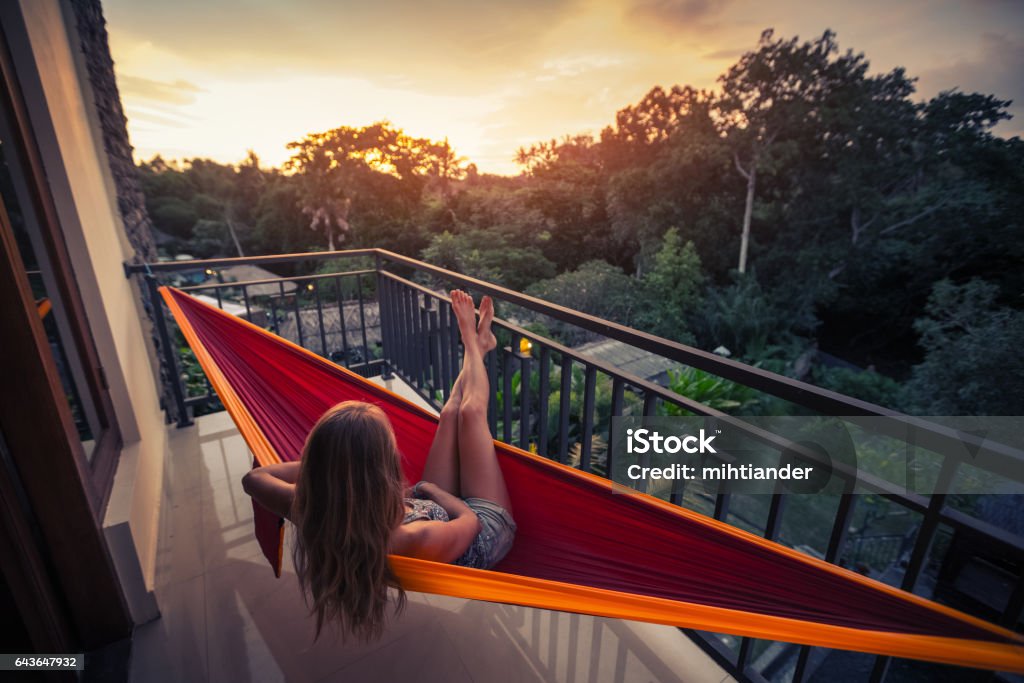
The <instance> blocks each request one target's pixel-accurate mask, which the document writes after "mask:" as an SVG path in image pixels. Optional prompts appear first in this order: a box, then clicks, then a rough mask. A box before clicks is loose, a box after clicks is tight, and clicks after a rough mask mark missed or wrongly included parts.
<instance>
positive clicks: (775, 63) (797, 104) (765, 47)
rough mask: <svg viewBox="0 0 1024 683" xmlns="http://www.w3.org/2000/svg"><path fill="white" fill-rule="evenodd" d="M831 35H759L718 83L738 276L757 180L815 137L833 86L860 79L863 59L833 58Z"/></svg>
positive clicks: (743, 265)
mask: <svg viewBox="0 0 1024 683" xmlns="http://www.w3.org/2000/svg"><path fill="white" fill-rule="evenodd" d="M838 51H839V47H838V45H837V44H836V41H835V34H834V33H833V32H832V31H826V32H825V33H824V34H823V35H822V36H821V37H820V38H818V39H817V40H814V41H809V42H804V43H800V42H799V39H798V38H791V39H789V40H784V39H781V38H775V35H774V32H773V31H772V30H771V29H768V30H766V31H765V32H764V33H762V34H761V40H760V42H759V43H758V47H757V50H755V51H754V52H748V53H746V54H744V55H743V56H742V57H741V58H740V60H739V62H737V63H736V64H735V65H733V66H732V67H731V68H730V69H729V70H728V71H727V72H726V73H725V74H724V75H723V76H722V77H721V78H719V83H720V84H721V86H722V94H721V96H720V97H719V99H718V100H717V102H716V106H715V110H716V114H717V116H718V118H719V122H720V125H721V128H722V132H723V134H724V135H725V136H726V139H727V141H728V143H729V145H730V147H731V148H732V150H733V161H734V163H735V166H736V170H737V171H738V172H739V174H740V175H741V176H742V177H743V179H744V180H745V181H746V198H745V200H744V204H743V223H742V231H741V238H740V256H739V265H738V270H739V272H740V273H743V272H745V271H746V269H747V254H748V249H749V244H750V227H751V221H752V219H753V213H754V201H755V197H756V194H757V186H758V174H759V173H761V172H770V171H771V170H772V169H773V167H775V166H777V165H779V164H780V163H781V162H782V161H783V160H784V158H785V157H786V156H787V155H789V154H792V153H793V151H794V143H795V139H796V138H798V137H801V136H807V135H816V134H820V131H821V111H822V106H823V103H824V102H825V101H826V100H827V99H828V98H829V97H830V96H831V95H832V93H833V91H834V90H835V88H836V87H837V86H840V85H841V84H843V83H844V82H847V81H849V80H851V79H857V78H863V76H864V73H865V71H866V70H867V62H866V61H865V60H864V58H863V55H854V54H853V53H850V52H848V53H846V54H845V55H842V56H839V57H835V55H837V54H838Z"/></svg>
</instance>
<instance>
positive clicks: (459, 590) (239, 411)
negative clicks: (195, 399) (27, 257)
mask: <svg viewBox="0 0 1024 683" xmlns="http://www.w3.org/2000/svg"><path fill="white" fill-rule="evenodd" d="M161 292H162V294H163V297H164V299H165V301H166V302H167V305H168V306H169V308H170V310H171V312H172V313H173V315H174V317H175V319H176V320H177V322H178V324H179V326H180V327H181V330H182V332H183V333H184V335H185V338H186V339H187V340H188V343H189V345H190V346H191V347H192V350H193V352H194V353H195V355H196V358H197V359H198V360H199V362H200V364H201V365H202V367H203V370H204V371H205V372H206V375H207V377H208V378H209V380H210V382H211V384H212V385H213V387H214V388H215V389H216V391H217V394H218V395H219V397H220V399H221V401H222V402H223V404H224V406H225V407H226V408H227V410H228V412H229V413H230V414H231V417H232V418H233V419H234V421H235V423H236V424H237V425H238V429H239V431H240V432H241V434H242V436H243V437H244V438H245V440H246V442H247V444H248V445H249V447H250V449H251V450H252V452H253V454H254V457H255V463H254V464H260V465H266V464H270V463H274V462H280V461H289V460H295V459H297V458H299V457H300V455H301V452H302V447H303V443H304V441H305V438H306V435H307V433H308V432H309V430H310V428H311V427H312V426H313V424H314V423H315V422H316V420H317V419H318V418H319V417H320V415H321V414H323V413H324V411H326V410H327V409H328V408H330V407H331V406H333V405H335V404H336V403H339V402H341V401H346V400H360V401H367V402H370V403H375V404H377V405H379V406H380V407H381V408H382V409H383V410H384V411H385V412H386V413H387V414H388V416H389V418H390V420H391V424H392V426H393V427H394V431H395V436H396V438H397V441H398V445H399V448H400V449H401V451H402V455H403V461H404V468H405V476H406V478H407V480H408V481H411V482H412V481H418V480H419V478H420V474H421V472H422V469H423V465H424V462H425V460H426V456H427V452H428V449H429V447H430V444H431V441H432V439H433V436H434V431H435V429H436V426H437V418H436V417H435V416H434V415H432V414H431V413H429V412H428V411H426V410H423V409H422V408H420V407H418V406H416V405H414V404H412V403H410V402H409V401H407V400H405V399H404V398H401V397H400V396H397V395H395V394H393V393H391V392H389V391H387V390H386V389H384V388H382V387H380V386H378V385H376V384H373V383H372V382H370V381H369V380H367V379H365V378H363V377H360V376H358V375H356V374H355V373H352V372H350V371H348V370H346V369H344V368H341V367H339V366H337V365H335V364H333V363H330V362H329V361H326V360H324V359H323V358H321V357H319V356H317V355H316V354H314V353H312V352H311V351H308V350H306V349H303V348H302V347H300V346H297V345H295V344H293V343H291V342H289V341H287V340H285V339H281V338H280V337H277V336H275V335H273V334H271V333H269V332H267V331H265V330H263V329H261V328H259V327H256V326H255V325H252V324H251V323H249V322H247V321H245V320H242V319H240V318H236V317H235V316H232V315H230V314H227V313H224V312H223V311H221V310H219V309H217V308H215V307H213V306H210V305H208V304H205V303H203V302H200V301H198V300H196V299H194V298H192V297H190V296H188V295H186V294H184V293H183V292H180V291H178V290H176V289H172V288H167V287H164V288H162V289H161ZM495 447H496V449H497V452H498V458H499V461H500V463H501V468H502V471H503V472H504V476H505V480H506V483H507V485H508V488H509V492H510V495H511V498H512V507H513V512H514V515H515V519H516V523H517V525H518V527H519V531H518V533H517V535H516V542H515V545H514V546H513V548H512V550H511V552H510V553H509V554H508V556H506V558H505V559H504V560H503V561H502V563H501V564H500V565H499V566H498V567H496V568H495V569H494V570H491V571H484V570H479V569H469V568H466V567H459V566H455V565H448V564H441V563H436V562H428V561H425V560H417V559H413V558H408V557H398V556H393V557H392V558H391V562H392V566H393V567H394V569H395V571H396V573H397V575H398V577H399V579H400V581H401V583H402V586H403V587H404V588H405V589H407V590H412V591H421V592H428V593H440V594H445V595H452V596H456V597H463V598H471V599H476V600H488V601H492V602H503V603H513V604H519V605H525V606H529V607H540V608H545V609H553V610H560V611H567V612H579V613H584V614H593V615H597V616H606V617H616V618H623V619H635V620H640V621H649V622H654V623H661V624H670V625H673V626H682V627H687V628H693V629H700V630H706V631H715V632H723V633H731V634H735V635H740V636H751V637H755V638H765V639H770V640H782V641H788V642H794V643H800V644H806V645H815V646H823V647H832V648H839V649H846V650H856V651H862V652H870V653H875V654H883V655H892V656H897V657H909V658H916V659H924V660H930V661H935V662H942V663H947V664H956V665H961V666H971V667H978V668H983V669H992V670H999V671H1015V672H1024V636H1021V635H1020V634H1017V633H1014V632H1012V631H1009V630H1007V629H1004V628H1000V627H998V626H995V625H993V624H989V623H987V622H985V621H982V620H980V619H977V618H975V617H972V616H969V615H967V614H964V613H962V612H958V611H956V610H954V609H951V608H949V607H946V606H944V605H940V604H937V603H935V602H932V601H929V600H926V599H924V598H922V597H920V596H917V595H914V594H912V593H907V592H904V591H901V590H898V589H896V588H893V587H891V586H888V585H886V584H883V583H880V582H878V581H874V580H872V579H869V578H867V577H864V576H862V575H860V574H857V573H855V572H851V571H848V570H846V569H843V568H841V567H837V566H835V565H833V564H830V563H827V562H824V561H820V560H817V559H814V558H812V557H809V556H807V555H804V554H802V553H800V552H798V551H796V550H793V549H791V548H787V547H785V546H782V545H779V544H777V543H774V542H771V541H768V540H765V539H763V538H760V537H758V536H755V535H753V534H750V533H747V532H745V531H742V530H740V529H737V528H735V527H732V526H730V525H727V524H725V523H723V522H719V521H717V520H714V519H712V518H709V517H706V516H704V515H701V514H698V513H696V512H692V511H689V510H686V509H684V508H680V507H678V506H675V505H671V504H669V503H667V502H665V501H662V500H659V499H656V498H653V497H651V496H646V495H642V494H629V495H616V494H613V493H612V483H611V482H610V481H609V480H607V479H604V478H602V477H598V476H595V475H591V474H588V473H584V472H581V471H578V470H575V469H572V468H570V467H566V466H564V465H560V464H558V463H555V462H552V461H550V460H547V459H546V458H542V457H540V456H537V455H533V454H531V453H527V452H525V451H523V450H520V449H517V448H515V447H512V446H509V445H507V444H504V443H501V442H497V441H496V442H495ZM254 508H255V526H256V535H257V538H258V539H259V542H260V545H261V547H262V548H263V551H264V553H265V554H266V556H267V559H268V560H269V561H270V562H271V564H272V565H273V568H274V571H275V573H277V574H278V575H280V571H281V553H282V547H283V532H284V526H283V520H281V519H280V518H277V517H275V516H274V515H272V514H271V513H270V512H268V511H267V510H265V509H263V508H262V507H261V506H259V505H258V504H256V503H254Z"/></svg>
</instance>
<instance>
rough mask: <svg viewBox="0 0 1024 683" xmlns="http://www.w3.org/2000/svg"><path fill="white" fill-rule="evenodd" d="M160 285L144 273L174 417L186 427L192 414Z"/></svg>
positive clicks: (180, 424)
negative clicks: (172, 341) (186, 401)
mask: <svg viewBox="0 0 1024 683" xmlns="http://www.w3.org/2000/svg"><path fill="white" fill-rule="evenodd" d="M159 288H160V285H159V284H158V283H157V281H156V278H155V277H154V276H152V275H146V291H147V293H148V294H149V304H150V306H152V308H153V320H154V322H156V332H157V335H159V337H160V352H161V353H162V354H163V355H164V365H165V367H166V370H167V375H168V376H167V381H168V382H169V383H170V385H171V395H172V396H173V397H174V409H175V412H176V413H177V414H176V415H175V417H176V418H177V421H178V426H179V427H188V426H189V425H190V424H192V416H191V415H189V412H188V408H187V407H186V406H185V388H184V387H183V386H182V382H181V371H180V370H179V369H178V354H177V353H175V350H174V346H173V345H172V344H171V335H170V334H168V332H167V320H165V319H164V305H163V299H161V297H160V292H159Z"/></svg>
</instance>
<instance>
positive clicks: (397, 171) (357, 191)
mask: <svg viewBox="0 0 1024 683" xmlns="http://www.w3.org/2000/svg"><path fill="white" fill-rule="evenodd" d="M288 149H290V150H292V156H291V158H290V159H288V161H286V162H285V169H286V170H289V171H293V172H295V173H296V175H297V176H298V178H299V179H300V183H301V186H302V207H301V208H302V211H303V213H304V214H306V216H307V217H308V218H309V222H310V228H311V229H313V230H319V231H323V232H324V234H325V236H326V237H327V245H328V249H331V250H333V249H334V248H335V236H337V237H338V239H339V241H340V240H343V239H346V238H347V237H348V235H349V233H350V232H352V221H353V220H356V217H361V218H364V219H369V220H367V221H366V222H367V223H369V222H370V221H371V220H373V219H374V218H375V219H378V220H379V224H381V225H382V226H386V227H390V229H392V230H393V229H394V226H395V225H396V224H399V223H405V222H407V221H408V219H409V218H410V217H411V216H412V214H413V213H414V212H415V211H416V209H417V208H418V206H419V202H420V200H421V198H422V195H423V190H424V187H425V186H426V183H427V181H428V177H429V176H430V174H431V172H432V171H433V172H434V173H435V174H444V180H445V182H447V181H449V180H450V179H451V178H452V177H455V176H456V175H457V174H458V169H459V167H460V164H459V158H458V157H457V156H456V155H455V154H454V152H453V151H452V150H451V148H450V147H449V146H448V144H447V142H445V143H433V142H431V141H430V140H427V139H424V138H414V137H412V136H409V135H406V134H405V133H404V132H402V130H400V129H397V128H394V127H392V126H391V124H390V123H388V122H387V121H380V122H377V123H374V124H372V125H369V126H364V127H361V128H356V127H351V126H341V127H339V128H334V129H332V130H329V131H325V132H322V133H312V134H310V135H307V136H306V137H305V138H303V139H302V140H298V141H295V142H291V143H289V144H288ZM393 181H397V182H393ZM371 217H373V218H371ZM388 224H390V225H388Z"/></svg>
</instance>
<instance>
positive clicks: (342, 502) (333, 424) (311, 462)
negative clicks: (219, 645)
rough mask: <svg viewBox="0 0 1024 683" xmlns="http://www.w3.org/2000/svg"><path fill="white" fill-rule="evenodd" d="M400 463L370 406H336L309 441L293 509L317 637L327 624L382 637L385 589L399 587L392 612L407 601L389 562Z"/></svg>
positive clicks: (383, 422) (299, 567)
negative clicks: (389, 545) (332, 622)
mask: <svg viewBox="0 0 1024 683" xmlns="http://www.w3.org/2000/svg"><path fill="white" fill-rule="evenodd" d="M400 460H401V456H400V455H399V453H398V448H397V446H396V445H395V435H394V432H393V431H392V429H391V423H390V422H389V421H388V419H387V416H386V415H385V414H384V411H382V410H381V409H380V408H378V407H376V406H374V405H371V404H369V403H363V402H360V401H345V402H344V403H339V404H338V405H336V406H334V407H333V408H331V409H330V410H328V411H327V412H326V413H324V415H323V416H322V417H321V418H320V420H319V421H318V422H317V423H316V426H315V427H313V430H312V431H311V432H310V433H309V436H308V437H307V439H306V445H305V448H304V450H303V454H302V467H301V469H300V471H299V478H298V481H297V483H296V486H295V500H294V503H293V507H292V518H293V520H294V522H295V526H296V531H297V533H296V542H295V547H294V551H293V556H294V559H295V570H296V573H297V574H298V577H299V585H300V586H301V587H302V590H303V593H304V594H305V595H306V596H307V602H308V603H309V604H310V611H311V613H312V614H315V615H316V637H317V638H319V637H320V631H321V629H322V628H323V625H324V623H325V622H329V621H336V622H337V623H338V624H339V626H340V628H341V633H342V636H343V637H344V636H347V635H348V634H352V635H354V636H356V637H357V638H360V639H364V640H372V639H374V638H377V637H379V636H380V635H381V633H382V632H383V630H384V623H385V621H386V618H387V615H386V608H387V605H388V588H397V589H398V600H397V603H396V607H395V610H396V612H397V611H398V610H400V609H401V608H402V606H403V605H404V602H405V593H404V592H403V591H402V590H401V587H400V586H399V585H398V580H397V579H396V578H395V575H394V573H393V572H392V570H391V565H390V564H389V562H388V541H389V539H390V536H391V532H392V530H393V529H394V528H395V526H396V525H398V523H399V521H400V520H401V517H402V515H403V514H404V508H403V498H402V491H403V488H404V480H403V477H402V468H401V461H400Z"/></svg>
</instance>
